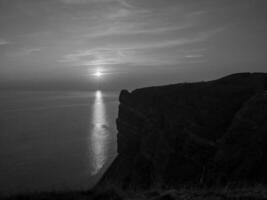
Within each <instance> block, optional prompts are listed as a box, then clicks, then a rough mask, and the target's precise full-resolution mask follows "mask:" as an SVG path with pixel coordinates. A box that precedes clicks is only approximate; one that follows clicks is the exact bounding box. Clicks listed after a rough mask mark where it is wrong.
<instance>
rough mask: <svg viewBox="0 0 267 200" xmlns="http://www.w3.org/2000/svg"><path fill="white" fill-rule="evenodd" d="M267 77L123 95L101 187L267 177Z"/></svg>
mask: <svg viewBox="0 0 267 200" xmlns="http://www.w3.org/2000/svg"><path fill="white" fill-rule="evenodd" d="M266 88H267V74H264V73H240V74H233V75H230V76H227V77H224V78H221V79H218V80H214V81H208V82H197V83H181V84H174V85H167V86H159V87H150V88H143V89H137V90H134V91H132V92H128V91H126V90H123V91H121V93H120V97H119V100H120V105H119V114H118V118H117V122H116V123H117V129H118V136H117V137H118V139H117V142H118V156H117V157H116V159H115V160H114V162H113V163H112V165H111V166H110V168H109V169H108V171H107V172H106V173H105V175H104V176H103V178H102V180H101V181H100V184H103V183H107V182H109V183H110V182H111V183H112V184H116V185H118V186H120V187H122V188H129V187H137V188H148V187H151V186H154V185H179V184H187V183H194V184H206V183H211V182H215V181H216V182H225V181H226V182H228V181H232V180H234V181H236V180H237V181H239V180H242V181H256V182H257V181H266V180H267V172H265V170H264V169H265V168H266V167H267V148H266V147H267V93H266V91H265V90H266Z"/></svg>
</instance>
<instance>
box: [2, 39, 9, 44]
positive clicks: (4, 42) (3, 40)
mask: <svg viewBox="0 0 267 200" xmlns="http://www.w3.org/2000/svg"><path fill="white" fill-rule="evenodd" d="M8 43H9V42H8V41H7V40H5V39H0V45H6V44H8Z"/></svg>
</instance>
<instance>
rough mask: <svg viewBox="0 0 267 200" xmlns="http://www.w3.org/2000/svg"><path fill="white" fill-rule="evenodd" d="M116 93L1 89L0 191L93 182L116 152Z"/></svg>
mask: <svg viewBox="0 0 267 200" xmlns="http://www.w3.org/2000/svg"><path fill="white" fill-rule="evenodd" d="M117 96H118V94H117V93H111V92H103V91H93V92H0V193H14V192H29V191H31V192H32V191H41V190H42V191H43V190H62V189H64V190H65V189H67V190H75V189H85V188H89V187H91V186H92V185H93V184H95V182H96V181H97V180H98V179H99V178H100V176H101V174H103V172H104V171H105V169H106V168H107V167H108V165H109V164H110V163H111V161H112V160H113V159H114V157H115V155H116V127H115V118H116V117H117V107H118V102H117V98H118V97H117Z"/></svg>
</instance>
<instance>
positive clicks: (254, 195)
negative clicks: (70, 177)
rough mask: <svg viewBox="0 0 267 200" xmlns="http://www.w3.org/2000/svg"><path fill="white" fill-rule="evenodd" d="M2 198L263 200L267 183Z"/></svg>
mask: <svg viewBox="0 0 267 200" xmlns="http://www.w3.org/2000/svg"><path fill="white" fill-rule="evenodd" d="M0 199H3V200H50V199H53V200H85V199H87V200H176V199H177V200H263V199H267V186H264V185H254V186H235V187H233V186H230V185H228V186H225V187H209V188H203V187H202V188H200V187H192V186H183V187H179V188H165V189H163V188H152V189H150V190H145V191H141V190H134V189H130V190H127V191H123V190H121V189H120V188H118V187H116V186H114V185H110V186H104V187H102V188H98V189H96V190H94V191H69V192H44V193H32V194H20V195H14V196H9V197H8V196H6V197H2V198H1V197H0Z"/></svg>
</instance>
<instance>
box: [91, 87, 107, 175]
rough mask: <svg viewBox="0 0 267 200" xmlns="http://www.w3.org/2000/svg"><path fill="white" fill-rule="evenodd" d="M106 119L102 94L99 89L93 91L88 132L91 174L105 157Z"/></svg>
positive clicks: (98, 167)
mask: <svg viewBox="0 0 267 200" xmlns="http://www.w3.org/2000/svg"><path fill="white" fill-rule="evenodd" d="M108 133H109V131H108V120H107V118H106V108H105V104H104V101H103V94H102V92H101V91H100V90H98V91H96V92H95V101H94V104H93V109H92V130H91V134H90V140H89V141H90V144H89V148H90V152H91V153H92V157H91V159H92V161H91V162H92V163H91V164H92V166H91V174H92V175H94V174H97V173H98V172H99V170H101V169H102V167H103V166H104V164H105V161H106V160H107V159H108V158H107V156H108V155H107V154H108V152H107V143H108Z"/></svg>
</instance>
